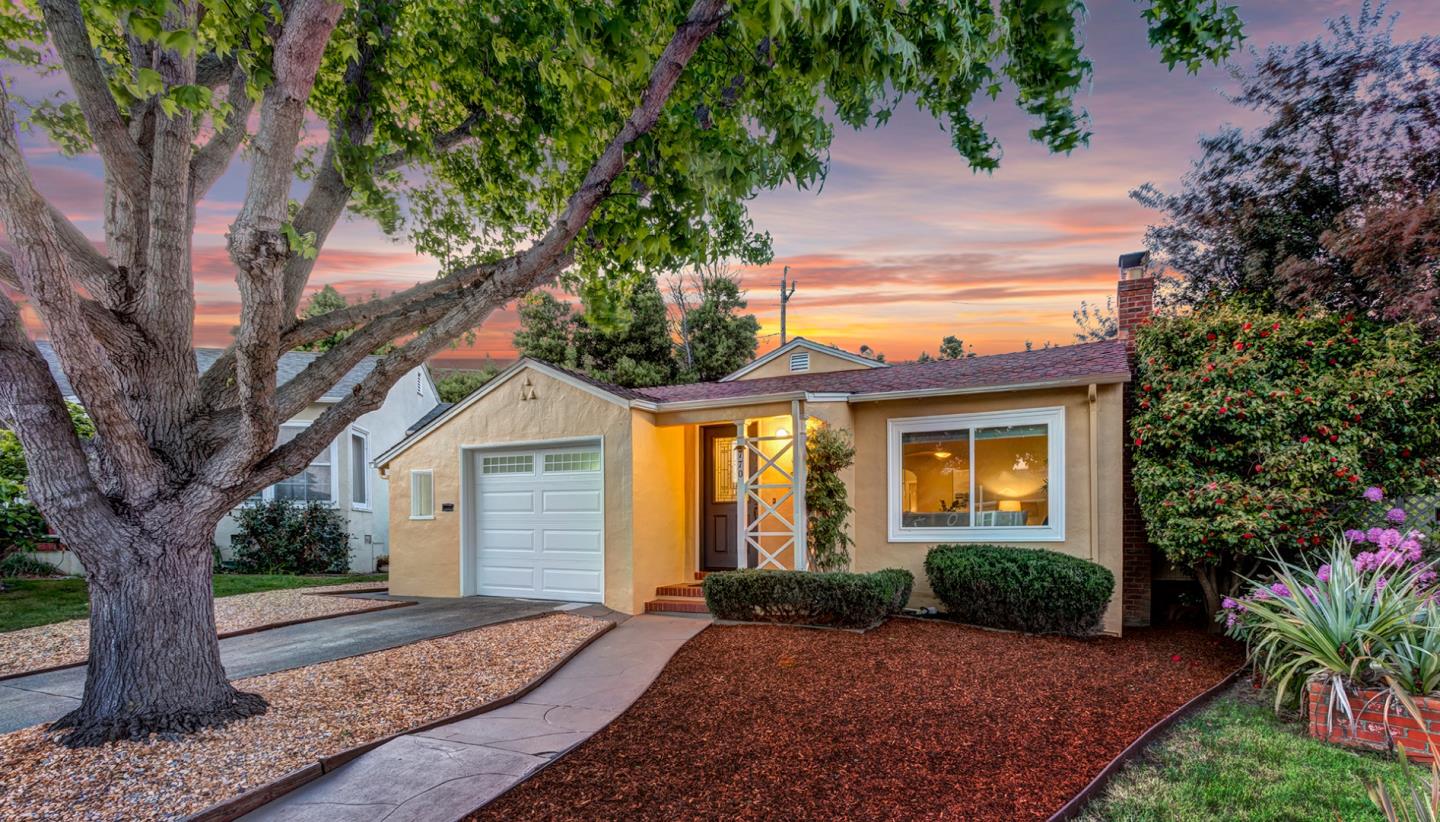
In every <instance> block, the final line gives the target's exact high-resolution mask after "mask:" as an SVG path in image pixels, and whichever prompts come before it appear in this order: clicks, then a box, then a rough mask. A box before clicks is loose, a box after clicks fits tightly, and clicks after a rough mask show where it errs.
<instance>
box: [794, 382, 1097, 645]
mask: <svg viewBox="0 0 1440 822" xmlns="http://www.w3.org/2000/svg"><path fill="white" fill-rule="evenodd" d="M1120 389H1121V387H1120V386H1119V385H1101V386H1098V388H1097V395H1096V409H1095V410H1096V413H1095V423H1096V424H1095V428H1096V432H1095V446H1096V448H1095V450H1096V454H1097V459H1096V465H1095V470H1094V472H1093V475H1094V476H1095V477H1096V480H1095V483H1094V486H1093V492H1094V494H1095V499H1094V503H1093V507H1094V509H1095V510H1096V512H1097V515H1096V516H1095V517H1092V516H1091V508H1092V502H1091V496H1090V495H1091V493H1092V480H1091V477H1092V471H1091V466H1090V453H1091V444H1090V442H1091V441H1090V418H1091V414H1090V408H1089V395H1088V389H1087V388H1086V387H1079V388H1067V389H1057V390H1050V391H1027V392H1014V393H999V394H989V395H978V396H964V397H950V398H941V399H933V400H894V401H889V402H876V403H857V404H854V405H852V406H851V407H850V408H851V413H852V415H853V425H854V432H855V443H856V456H855V466H854V469H853V474H852V477H851V483H850V490H851V504H852V505H853V506H854V507H855V513H854V516H853V522H854V526H855V527H854V531H853V533H854V536H855V543H856V544H855V547H854V549H853V556H854V568H855V570H857V571H875V570H879V569H881V568H890V567H899V568H906V569H908V570H910V571H912V572H914V574H915V593H914V596H913V597H912V599H911V604H912V605H916V606H920V605H938V604H939V602H938V601H937V600H936V599H935V597H934V592H933V591H931V590H930V585H929V582H928V580H926V578H925V571H924V562H925V554H926V552H927V551H929V549H930V548H932V547H934V545H935V544H936V543H921V542H891V541H890V540H889V530H888V516H889V511H888V504H889V502H888V500H889V493H888V491H889V489H888V486H887V482H888V478H887V474H888V471H887V451H888V447H889V444H888V442H887V421H888V420H890V419H892V418H903V417H924V416H932V415H939V414H973V413H980V412H990V411H1006V410H1019V409H1025V408H1043V407H1053V406H1063V407H1064V408H1065V499H1064V505H1065V539H1064V541H1062V542H1035V543H1005V544H1007V545H1017V546H1020V547H1027V548H1043V549H1046V550H1051V551H1061V552H1063V553H1066V554H1070V555H1072V556H1077V557H1081V558H1083V559H1089V560H1092V561H1095V562H1098V563H1100V564H1101V565H1104V566H1105V567H1107V568H1109V569H1110V571H1111V572H1112V573H1113V574H1114V575H1115V581H1116V591H1115V595H1114V597H1112V599H1111V601H1110V606H1109V608H1108V609H1107V611H1106V614H1105V626H1104V627H1105V630H1106V631H1107V632H1109V633H1119V632H1120V625H1121V606H1122V603H1121V597H1120V591H1121V586H1122V570H1123V568H1122V550H1121V549H1122V546H1121V525H1122V512H1121V488H1120V480H1121V445H1122V436H1123V431H1122V424H1121V413H1120V411H1121V409H1120V401H1121V393H1120ZM811 413H812V415H815V416H821V407H820V406H818V405H817V406H812V407H811ZM957 541H958V540H957Z"/></svg>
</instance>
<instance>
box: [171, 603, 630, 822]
mask: <svg viewBox="0 0 1440 822" xmlns="http://www.w3.org/2000/svg"><path fill="white" fill-rule="evenodd" d="M404 604H406V605H410V604H413V603H404ZM363 613H368V612H363ZM547 616H551V614H549V613H544V614H535V615H532V616H524V617H519V618H517V619H511V620H505V621H504V622H496V623H492V624H491V625H485V626H482V628H490V627H493V626H494V625H507V624H509V623H512V622H524V621H526V620H532V619H540V618H543V617H547ZM614 627H615V623H614V622H610V621H606V622H605V624H604V625H603V626H602V627H601V628H600V630H598V631H596V632H595V633H593V634H591V635H590V636H589V637H586V639H585V641H583V642H581V643H580V644H579V645H576V646H575V647H574V648H572V649H570V651H569V652H568V653H566V654H565V656H563V657H561V658H560V659H558V660H556V661H555V662H554V663H553V664H551V665H550V666H549V667H548V668H546V669H545V670H543V671H541V672H540V673H539V674H538V675H537V676H536V677H535V678H534V679H532V680H530V681H529V682H527V683H525V684H524V685H522V686H521V687H519V688H518V689H516V690H514V691H511V692H510V693H508V694H505V695H504V696H500V697H496V698H495V699H492V700H490V701H489V702H485V703H482V704H480V705H478V706H476V707H474V708H468V709H466V710H464V711H461V712H459V713H456V714H451V715H449V716H445V717H441V718H440V719H435V720H431V721H430V722H425V723H422V724H420V725H416V726H414V727H412V728H407V729H405V730H403V731H397V732H395V733H393V734H389V735H388V736H383V737H380V738H379V739H373V740H371V741H369V742H364V743H361V744H359V745H356V746H354V747H352V748H346V749H345V750H343V751H340V752H339V753H335V754H331V755H329V756H324V757H320V758H319V759H317V760H316V761H315V762H313V763H311V764H309V765H306V766H305V767H303V768H299V769H297V770H294V771H291V772H290V773H287V774H285V775H283V776H281V777H279V778H278V779H273V780H271V781H270V782H267V783H265V784H263V785H257V786H256V787H254V788H251V789H250V790H248V791H246V792H244V793H242V794H240V795H239V796H236V797H234V798H232V799H227V800H225V801H224V802H221V803H219V804H217V805H212V806H210V807H209V808H206V809H205V810H203V811H200V812H198V813H196V814H194V815H192V816H189V817H187V820H189V822H230V821H231V820H234V819H239V818H240V817H242V816H244V815H245V814H247V813H249V812H251V811H253V810H255V809H257V808H259V807H261V806H263V805H266V804H269V803H270V802H273V801H275V800H276V799H279V798H280V797H282V796H284V795H285V794H287V793H290V792H291V791H293V790H295V789H296V788H299V787H300V786H302V785H304V784H306V783H307V782H310V781H312V780H314V779H318V778H320V777H321V776H324V775H325V774H327V773H329V772H331V771H333V770H335V769H336V768H338V767H340V766H341V765H344V764H345V763H346V762H349V761H351V760H352V759H355V758H357V757H359V756H361V755H363V754H365V753H368V752H369V751H372V750H374V749H375V748H378V747H380V746H381V745H384V744H385V743H386V742H389V741H391V740H393V739H397V738H399V737H402V736H406V735H407V734H415V733H420V732H422V731H428V730H431V729H434V728H439V727H441V726H443V725H449V724H450V723H452V722H459V721H460V720H462V719H469V718H471V717H474V716H479V715H480V714H483V713H488V712H490V711H493V710H495V709H496V708H503V707H505V706H506V705H509V704H511V703H512V702H515V701H516V700H518V699H520V698H522V697H524V696H526V695H527V694H529V693H530V692H531V691H534V690H535V689H536V688H538V687H540V685H541V684H543V683H544V682H545V680H547V679H549V678H550V677H551V675H553V674H554V673H555V672H556V671H558V670H560V669H561V668H562V667H564V665H565V663H567V662H569V661H570V660H571V659H573V658H574V657H575V655H576V654H578V653H580V652H581V651H583V650H585V649H586V648H587V647H589V645H590V643H592V642H594V641H595V640H597V639H599V638H600V637H602V636H604V635H605V634H606V633H608V632H609V631H610V630H611V629H613V628H614ZM482 628H465V629H463V630H461V631H455V632H453V633H451V634H444V635H442V636H454V634H458V633H464V632H465V631H474V630H481V629H482ZM440 638H441V637H431V639H440ZM422 641H423V640H422ZM368 653H379V651H370V652H368ZM356 656H364V654H357V655H356ZM342 658H348V657H342ZM332 661H333V660H332ZM319 664H322V665H323V664H325V663H319Z"/></svg>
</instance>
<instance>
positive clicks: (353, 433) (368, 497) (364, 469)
mask: <svg viewBox="0 0 1440 822" xmlns="http://www.w3.org/2000/svg"><path fill="white" fill-rule="evenodd" d="M356 438H359V439H360V440H361V441H363V442H364V445H363V446H361V448H360V465H359V469H358V470H359V471H360V476H361V477H363V478H364V488H365V501H364V502H356V501H355V471H356V470H357V469H356V466H355V464H354V463H355V439H356ZM345 443H346V445H348V446H349V449H350V450H349V456H350V462H351V465H350V507H351V508H352V509H354V510H356V511H373V510H375V501H374V500H375V498H374V497H373V496H372V494H373V493H374V492H375V483H373V482H371V481H370V432H369V431H366V430H365V429H364V428H361V427H360V426H358V425H352V426H350V437H349V439H347V440H346V441H345Z"/></svg>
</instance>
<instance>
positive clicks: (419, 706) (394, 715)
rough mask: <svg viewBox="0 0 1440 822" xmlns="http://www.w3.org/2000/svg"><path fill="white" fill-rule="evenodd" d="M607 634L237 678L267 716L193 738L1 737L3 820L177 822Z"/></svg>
mask: <svg viewBox="0 0 1440 822" xmlns="http://www.w3.org/2000/svg"><path fill="white" fill-rule="evenodd" d="M604 624H605V623H604V622H603V621H601V620H595V619H589V618H587V617H580V616H575V615H572V614H555V615H551V616H545V617H542V618H539V619H528V620H519V621H516V622H508V623H504V624H500V625H493V626H489V627H485V628H478V629H475V630H473V631H466V632H464V633H460V634H455V635H453V636H448V637H441V638H438V639H430V640H425V641H422V642H416V643H414V644H411V645H406V646H403V647H400V648H393V649H391V650H388V651H378V652H376V653H373V654H366V655H364V656H358V657H351V658H349V659H340V660H336V661H334V662H326V663H322V664H319V665H310V666H307V667H304V668H296V669H293V670H290V671H282V672H279V673H274V674H267V675H265V676H257V677H251V678H249V679H242V680H237V681H236V685H237V686H238V687H240V688H241V689H243V690H246V691H252V692H256V693H260V694H262V695H264V696H265V698H266V699H268V700H269V701H270V710H269V711H268V712H267V713H265V714H264V715H262V716H257V717H251V718H250V719H245V720H242V721H240V722H235V723H231V724H230V725H227V726H225V727H223V728H215V729H210V730H207V731H202V732H200V733H198V734H195V735H194V736H189V737H183V738H177V739H171V740H161V739H152V740H151V741H149V742H120V743H114V744H111V745H106V746H103V747H99V748H84V749H79V750H68V749H66V748H63V747H61V746H59V745H56V744H54V742H52V741H51V736H50V735H49V734H47V733H46V732H45V730H44V729H43V728H42V727H39V726H37V727H34V728H27V729H25V730H23V731H15V732H14V733H9V734H5V735H3V736H0V819H5V820H41V819H43V820H102V819H103V820H111V819H124V820H155V819H179V818H182V817H184V816H186V815H188V814H192V813H195V812H197V811H200V810H203V809H204V808H207V807H209V806H211V805H214V804H215V803H217V802H220V801H222V800H225V799H228V798H230V797H233V796H236V795H238V794H240V793H243V792H244V791H246V790H249V789H251V788H254V787H256V786H258V785H261V784H264V783H265V782H269V781H271V780H273V779H275V778H277V777H279V776H282V775H284V774H286V773H288V772H290V771H293V770H295V769H297V768H300V767H304V766H305V765H308V764H310V763H312V762H314V761H315V760H316V759H317V758H319V757H322V756H329V755H331V754H335V753H339V752H340V751H342V750H345V749H346V748H350V747H353V746H355V745H359V744H362V743H364V742H367V741H370V740H373V739H377V738H380V737H383V736H386V735H389V734H392V733H396V732H398V731H403V730H405V729H407V728H411V727H414V726H416V725H419V724H422V723H425V722H429V721H433V720H435V719H440V718H443V717H446V716H449V715H451V714H455V713H459V712H460V711H463V710H466V709H469V708H473V707H476V706H478V705H480V704H481V703H484V702H487V701H489V700H492V699H495V698H498V697H500V696H503V695H505V694H507V693H509V692H511V691H514V690H516V689H517V688H519V687H521V686H522V685H524V684H525V683H527V682H529V681H530V680H531V679H533V678H535V677H536V676H538V675H539V674H540V673H541V672H542V671H544V670H545V669H546V668H547V667H549V666H550V665H552V664H554V663H555V662H557V661H559V660H560V659H561V658H562V657H564V656H565V654H567V653H569V652H570V651H571V650H572V649H573V648H575V647H576V646H577V645H579V644H580V643H581V642H583V641H584V640H585V639H587V638H588V637H590V636H592V635H593V634H594V633H596V632H597V631H599V630H601V628H602V627H603V626H604Z"/></svg>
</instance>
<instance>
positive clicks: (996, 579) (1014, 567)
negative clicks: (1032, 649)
mask: <svg viewBox="0 0 1440 822" xmlns="http://www.w3.org/2000/svg"><path fill="white" fill-rule="evenodd" d="M925 575H926V576H927V577H929V578H930V588H931V589H932V590H934V591H935V596H937V597H939V599H940V601H941V602H943V603H945V607H946V608H947V609H949V611H950V613H951V615H952V616H954V617H955V618H956V619H958V620H960V621H961V622H968V623H970V624H972V625H983V626H985V627H988V628H1007V629H1010V630H1015V631H1024V632H1026V633H1032V634H1066V635H1068V636H1085V635H1088V634H1092V633H1094V632H1095V631H1096V629H1098V628H1099V627H1100V619H1101V617H1102V616H1103V615H1104V613H1105V606H1106V605H1107V604H1109V602H1110V597H1111V595H1112V594H1113V593H1114V589H1115V575H1114V574H1112V573H1110V570H1109V569H1107V568H1105V567H1104V566H1101V565H1096V564H1095V563H1093V562H1088V561H1086V560H1083V559H1080V558H1078V557H1072V556H1067V555H1066V554H1060V553H1056V552H1054V551H1045V550H1038V549H1031V548H1005V547H1002V546H999V545H941V546H938V547H936V548H933V549H931V551H930V553H929V554H927V555H926V556H925Z"/></svg>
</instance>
